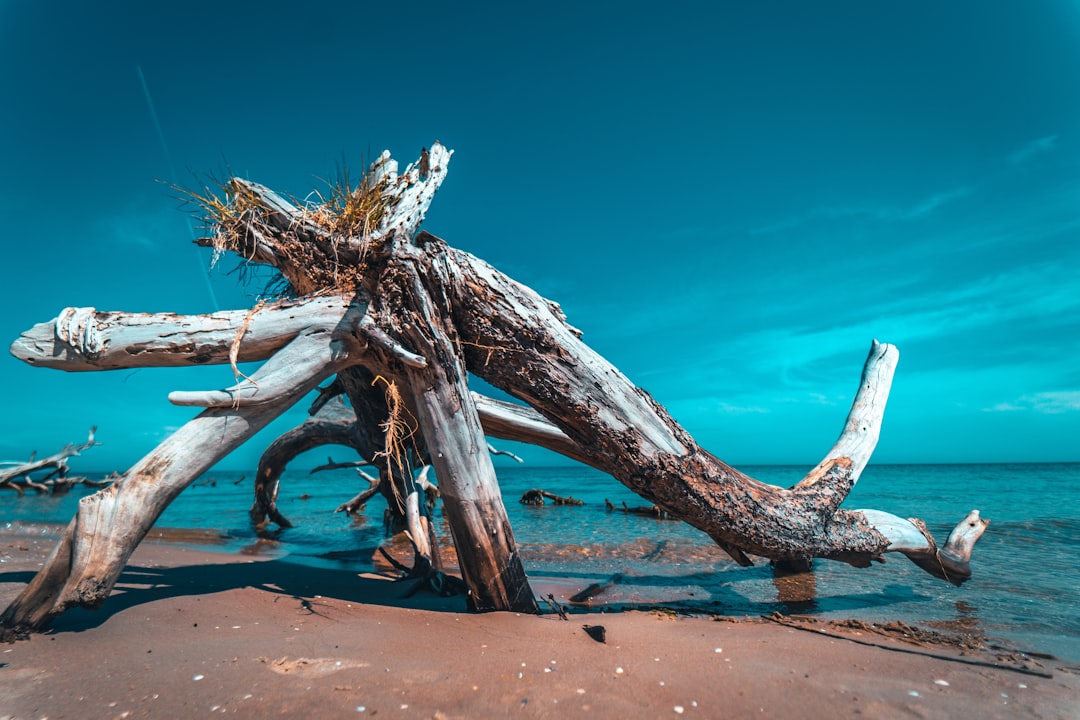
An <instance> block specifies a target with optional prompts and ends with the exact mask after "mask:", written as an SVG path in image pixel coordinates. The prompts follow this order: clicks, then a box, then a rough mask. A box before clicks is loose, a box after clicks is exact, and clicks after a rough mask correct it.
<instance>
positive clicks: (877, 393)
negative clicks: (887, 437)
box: [796, 340, 900, 505]
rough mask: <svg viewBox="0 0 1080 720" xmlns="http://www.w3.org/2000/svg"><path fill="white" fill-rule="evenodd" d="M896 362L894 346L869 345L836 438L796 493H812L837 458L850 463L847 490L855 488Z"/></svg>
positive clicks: (877, 429)
mask: <svg viewBox="0 0 1080 720" xmlns="http://www.w3.org/2000/svg"><path fill="white" fill-rule="evenodd" d="M899 360H900V352H899V351H898V350H897V349H896V347H895V346H893V345H888V344H886V343H880V342H878V341H877V340H874V341H873V342H872V343H871V345H870V354H869V355H868V356H867V358H866V364H865V365H864V366H863V373H862V378H861V379H860V380H859V389H858V391H857V392H856V393H855V399H854V400H853V401H852V403H851V410H850V411H849V412H848V416H847V420H846V421H845V422H844V429H843V431H842V432H841V433H840V438H839V439H838V440H837V441H836V444H835V445H833V447H832V449H831V450H830V451H829V453H828V454H827V455H826V456H825V458H824V459H823V460H822V461H821V462H820V463H818V465H817V467H815V468H814V469H813V470H811V471H810V472H809V473H807V475H806V477H805V478H803V479H802V480H801V481H800V482H799V483H798V485H796V489H798V490H806V489H813V488H814V487H815V486H816V485H818V484H819V483H820V482H821V480H822V478H823V477H824V476H825V474H826V471H827V470H828V469H829V468H830V467H832V466H833V465H834V464H835V463H836V461H837V460H838V459H840V458H847V459H848V460H850V461H851V469H850V471H849V472H850V475H851V486H852V487H854V486H855V483H856V482H858V479H859V477H860V476H861V475H862V471H863V470H864V469H865V468H866V465H867V463H869V462H870V457H871V456H872V455H873V454H874V449H875V448H876V447H877V443H878V438H879V437H880V436H881V422H882V419H883V417H884V415H885V404H886V403H887V402H888V400H889V390H890V389H891V388H892V380H893V375H894V374H895V373H896V364H897V362H898V361H899ZM849 490H850V488H849ZM842 500H843V496H841V497H840V498H839V500H838V502H837V505H839V501H842Z"/></svg>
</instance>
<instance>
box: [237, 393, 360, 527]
mask: <svg viewBox="0 0 1080 720" xmlns="http://www.w3.org/2000/svg"><path fill="white" fill-rule="evenodd" d="M358 442H359V439H358V435H357V427H356V415H355V414H353V412H352V410H351V409H350V408H347V407H346V406H345V403H343V402H342V401H341V399H340V398H335V399H334V400H333V401H330V402H328V403H325V404H324V405H323V406H322V407H321V408H320V409H319V411H318V412H317V413H316V414H315V415H313V416H312V417H309V418H308V419H307V420H305V421H304V422H303V423H301V424H300V425H299V426H297V427H295V428H293V429H292V430H289V431H288V432H286V433H284V434H282V435H281V436H279V437H278V438H277V439H276V440H274V442H272V443H270V445H269V447H267V448H266V450H264V451H263V454H262V456H261V457H260V458H259V469H258V472H256V473H255V501H254V503H253V504H252V506H251V509H250V510H249V511H248V515H249V516H250V517H251V522H252V523H253V524H255V525H256V526H261V525H263V524H265V523H266V521H267V518H269V519H270V521H271V522H274V523H277V524H278V525H279V526H281V527H283V528H287V527H292V523H290V522H289V520H288V519H287V518H286V517H285V516H284V515H282V514H281V513H280V512H279V511H278V509H277V495H278V488H279V484H278V483H279V480H280V478H281V474H282V473H283V472H285V468H286V467H287V466H288V464H289V462H290V461H291V460H292V459H293V458H295V457H296V456H297V455H299V454H300V453H302V452H305V451H307V450H310V449H312V448H315V447H319V446H321V445H344V446H346V447H353V448H355V447H356V445H357V443H358Z"/></svg>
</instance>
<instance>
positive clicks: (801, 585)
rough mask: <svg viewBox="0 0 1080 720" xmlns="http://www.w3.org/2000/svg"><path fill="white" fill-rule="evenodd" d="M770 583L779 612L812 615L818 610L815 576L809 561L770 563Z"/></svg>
mask: <svg viewBox="0 0 1080 720" xmlns="http://www.w3.org/2000/svg"><path fill="white" fill-rule="evenodd" d="M772 581H773V586H774V587H776V599H777V601H778V602H779V603H780V605H781V610H780V611H781V612H783V613H785V614H791V613H812V612H815V611H817V610H818V602H817V576H816V575H815V574H814V570H813V566H812V562H811V561H805V562H783V563H780V562H774V563H772Z"/></svg>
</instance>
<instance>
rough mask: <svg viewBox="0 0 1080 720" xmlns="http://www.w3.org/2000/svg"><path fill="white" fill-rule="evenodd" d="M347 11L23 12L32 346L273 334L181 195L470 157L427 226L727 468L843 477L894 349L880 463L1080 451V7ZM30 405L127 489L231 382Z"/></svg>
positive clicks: (83, 391) (7, 331) (19, 155)
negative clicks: (218, 315)
mask: <svg viewBox="0 0 1080 720" xmlns="http://www.w3.org/2000/svg"><path fill="white" fill-rule="evenodd" d="M333 5H334V4H331V3H323V4H320V5H315V4H311V3H276V2H259V3H243V2H230V3H219V2H205V1H201V0H199V1H195V2H185V3H147V2H127V3H122V2H121V3H118V2H112V1H110V0H100V1H99V2H95V3H58V2H52V1H47V0H38V1H35V2H28V1H20V0H0V67H2V68H3V71H2V72H0V98H2V102H0V214H2V217H3V219H4V228H3V260H2V261H0V285H2V287H3V289H4V297H5V298H6V300H7V306H6V308H5V310H4V312H3V313H0V339H3V341H4V342H10V341H11V340H14V339H15V338H16V337H17V336H18V335H19V333H20V332H21V331H23V330H24V329H26V328H29V327H30V326H32V325H33V324H35V323H38V322H43V321H47V320H49V319H51V318H53V317H55V316H56V315H57V314H58V313H59V312H60V310H61V309H62V308H64V307H65V306H68V305H75V306H94V307H96V308H98V309H101V310H128V311H175V312H183V313H197V312H210V311H213V310H214V309H215V308H216V307H220V308H222V309H226V308H247V307H250V306H251V305H252V304H254V302H255V301H256V299H257V293H258V291H259V290H260V289H261V286H260V285H258V284H255V285H252V286H247V287H245V286H243V285H242V284H241V283H240V282H239V280H238V278H237V277H236V275H229V274H227V273H226V272H225V271H226V270H228V269H229V268H230V267H231V264H230V263H224V264H223V265H222V266H219V267H218V268H216V269H215V270H213V271H212V272H211V273H210V275H209V283H208V281H207V279H206V275H205V274H204V273H205V269H206V267H207V265H208V262H209V256H208V254H207V253H206V252H205V251H204V250H201V249H197V248H195V247H194V246H193V245H192V244H191V239H192V236H193V235H192V233H193V230H192V227H193V223H192V222H191V220H190V219H189V216H188V215H187V214H185V213H184V212H183V211H182V210H180V209H178V207H179V203H178V201H177V199H176V195H175V193H174V192H173V191H171V190H170V188H169V184H170V183H171V182H174V181H179V182H180V183H181V184H182V185H187V186H194V185H197V184H198V183H200V182H202V181H203V180H205V179H206V178H207V177H208V176H209V175H216V176H223V175H225V174H226V173H228V172H232V173H233V174H238V175H244V176H247V177H250V178H251V179H254V180H256V181H258V182H262V183H264V184H267V185H269V186H271V187H273V188H275V189H277V190H279V191H282V192H285V193H289V194H292V195H294V196H298V197H304V196H306V195H308V193H310V192H311V191H312V190H313V189H323V188H325V183H324V181H323V179H322V178H328V177H331V176H333V175H334V173H335V171H336V168H337V167H339V166H340V165H341V164H342V163H343V162H344V163H346V164H347V165H349V166H351V167H352V168H354V169H356V168H359V167H361V166H362V164H363V163H364V161H365V160H370V159H371V158H372V157H373V156H374V155H376V154H377V153H378V152H380V151H381V150H382V149H383V148H389V149H390V150H391V151H392V152H393V153H394V155H395V157H397V158H399V159H400V160H402V161H403V162H405V161H409V160H411V159H414V158H415V157H416V156H417V154H418V152H419V150H420V148H421V146H424V145H430V144H431V142H432V141H433V140H435V139H439V140H441V141H442V142H443V143H444V144H446V145H447V146H449V147H451V148H453V149H454V150H455V151H456V154H455V155H454V158H453V161H452V163H451V165H450V172H449V175H448V178H447V181H446V184H445V185H444V186H443V189H442V190H441V191H440V194H439V196H438V197H437V198H436V200H435V203H434V205H433V207H432V210H431V212H430V214H429V216H428V219H427V221H426V222H425V224H424V227H425V228H426V229H427V230H429V231H431V232H433V233H435V234H437V235H440V236H442V237H443V238H445V239H446V240H447V241H448V242H450V243H451V244H453V245H456V246H458V247H461V248H464V249H467V250H469V251H471V252H474V253H476V254H477V255H479V256H481V257H483V258H485V259H487V260H488V261H490V262H492V263H493V264H494V265H496V267H499V268H500V269H502V270H504V271H505V272H507V273H509V274H510V275H512V276H514V277H516V278H517V279H519V280H521V281H522V282H524V283H526V284H528V285H531V286H532V287H533V288H535V289H536V290H537V291H539V292H541V293H542V294H544V295H546V296H548V297H550V298H552V299H554V300H557V301H558V302H560V303H561V304H562V306H563V308H564V309H565V310H566V312H567V314H568V315H569V319H570V322H571V323H573V324H574V325H576V326H578V327H580V328H582V329H583V330H584V331H585V339H586V340H587V341H588V342H590V343H591V344H592V345H593V346H594V347H596V348H597V349H598V350H600V351H601V352H602V353H604V354H605V355H606V356H607V357H608V359H610V360H611V361H612V362H613V363H614V364H615V365H617V366H618V367H619V368H620V369H622V370H623V371H624V372H625V373H626V374H627V375H629V376H630V378H631V379H633V380H634V381H635V382H637V383H638V384H639V385H641V386H643V387H644V388H646V389H647V390H649V391H650V392H651V393H652V394H653V395H654V396H655V397H656V398H657V400H659V401H660V402H661V403H663V404H664V405H665V406H667V407H668V409H669V410H670V411H671V412H672V413H673V415H674V416H675V417H676V418H677V419H678V420H679V421H680V422H682V423H683V424H684V425H685V426H686V427H687V428H688V429H689V430H690V431H691V432H693V433H694V435H695V436H696V437H697V439H698V440H699V441H700V442H701V443H702V445H704V446H705V447H706V448H708V449H709V450H711V451H712V452H714V453H715V454H717V455H719V456H720V457H722V458H724V459H725V460H728V461H729V462H733V463H736V464H739V463H743V464H748V463H802V464H807V465H812V464H813V463H815V462H816V461H817V460H818V459H820V457H821V456H822V455H823V454H824V453H825V452H826V451H827V449H828V448H829V446H830V445H831V444H832V442H833V440H834V439H835V437H836V435H837V434H838V433H839V431H840V429H841V425H842V423H843V420H844V417H845V415H846V413H847V409H848V406H849V403H850V400H851V397H852V395H853V394H854V391H855V389H856V384H857V382H858V378H859V372H860V370H861V367H862V363H863V360H864V359H865V356H866V352H867V350H868V348H869V345H870V341H871V339H872V338H878V339H880V340H882V341H886V342H891V343H894V344H896V345H897V346H898V347H899V348H900V352H901V361H900V365H899V368H898V372H897V376H896V380H895V382H894V385H893V392H892V396H891V400H890V403H889V408H888V411H887V413H886V417H885V425H884V430H883V434H882V439H881V443H880V445H879V448H878V452H877V454H876V455H875V461H876V462H998V461H1076V460H1080V359H1078V358H1080V3H1078V2H1076V1H1075V0H1069V1H1066V0H1059V1H1056V2H1055V1H1051V0H1046V1H1045V2H1043V1H1040V2H996V3H987V2H983V1H982V0H979V1H974V0H970V1H969V0H965V1H954V2H948V3H942V2H930V1H921V0H915V1H910V2H902V3H900V2H875V1H872V0H870V1H868V0H852V1H850V2H835V1H833V0H822V1H820V2H813V3H808V2H805V1H804V0H790V1H787V2H772V1H768V0H762V1H761V2H710V3H683V2H665V3H647V4H637V3H633V2H620V3H611V4H606V5H605V4H603V3H579V2H575V3H567V4H562V3H553V2H548V3H543V4H524V3H490V4H487V5H486V6H484V4H482V3H481V4H473V3H447V2H442V3H439V2H421V1H418V2H410V3H393V2H381V3H340V5H341V6H342V7H340V8H335V7H334V6H333ZM346 6H347V7H346ZM140 68H141V72H142V77H143V78H144V79H145V86H146V88H147V89H148V91H149V94H150V96H151V97H152V101H153V107H154V108H155V110H156V118H157V121H158V124H157V125H155V117H154V115H153V114H152V113H151V110H150V107H151V106H150V104H149V103H148V99H147V95H146V93H145V92H144V87H143V84H142V81H141V79H140V74H139V69H140ZM211 289H212V291H211ZM0 378H2V379H3V386H4V389H3V395H2V397H3V401H2V402H3V405H2V410H3V411H2V412H0V460H10V459H20V458H23V457H25V456H26V455H27V454H28V453H29V452H30V451H31V450H34V449H36V450H38V451H39V452H41V453H45V452H52V451H54V450H55V449H58V448H59V447H60V446H61V445H63V444H64V443H66V442H69V441H73V440H81V439H82V438H83V437H85V433H86V430H87V428H88V427H89V426H90V425H94V424H96V425H98V426H99V439H100V440H101V441H102V442H104V443H105V445H104V446H102V447H99V448H95V449H94V450H92V451H90V452H89V453H87V455H86V456H85V458H84V459H81V460H77V461H75V463H74V465H75V468H76V469H83V470H90V469H100V470H103V471H104V470H114V469H116V470H122V469H125V468H127V467H128V466H130V465H131V464H133V463H134V462H135V461H136V460H137V459H138V458H139V457H141V456H142V455H143V454H145V453H146V452H148V451H149V450H151V449H152V448H153V446H154V445H155V444H156V443H157V442H159V441H160V440H161V439H162V438H163V437H165V436H166V435H167V434H168V433H169V432H170V431H171V430H172V429H174V428H175V427H177V426H179V425H181V424H182V423H183V422H185V421H186V420H187V419H188V418H190V417H191V416H192V414H193V413H192V411H191V409H186V408H174V407H172V406H170V405H169V404H168V402H167V401H166V394H167V393H168V392H169V391H170V390H174V389H206V388H215V387H224V386H226V385H229V384H231V382H232V373H231V371H230V370H229V368H228V367H227V366H219V367H215V368H199V369H193V370H167V369H143V370H138V371H119V372H113V373H79V374H68V373H62V372H57V371H50V370H41V369H33V368H30V367H29V366H26V365H23V364H22V363H20V362H18V361H16V360H15V359H14V358H11V357H10V356H7V355H6V354H5V355H4V356H3V357H2V358H0ZM303 417H304V414H303V410H302V409H296V410H294V411H292V412H291V413H290V414H289V415H288V416H287V417H286V418H283V419H282V420H281V421H279V422H278V423H276V424H275V425H274V426H272V428H271V429H270V430H268V431H267V432H264V433H263V434H262V435H261V436H259V437H258V438H256V441H254V442H253V443H249V445H248V446H246V447H245V448H243V449H242V450H240V451H238V452H237V453H236V454H234V455H233V456H232V457H231V458H229V459H228V460H226V461H225V463H223V464H224V465H226V466H229V467H234V468H241V467H243V468H248V467H253V466H254V464H255V462H256V461H257V458H258V454H259V452H261V449H262V447H264V446H265V445H266V444H267V443H269V442H270V440H272V438H273V437H274V436H275V435H276V434H277V433H280V432H282V431H284V430H286V429H288V428H289V427H291V426H292V425H293V424H296V423H298V422H300V421H301V420H302V418H303ZM329 452H331V453H333V454H334V455H335V459H346V456H347V455H348V452H347V451H345V450H341V449H330V450H329ZM326 454H327V450H321V451H315V452H314V453H313V454H312V455H311V456H305V459H302V460H301V461H298V464H299V465H308V466H310V465H312V464H316V463H317V462H321V461H322V460H323V458H324V457H325V455H326ZM529 459H530V460H531V461H532V462H534V463H540V464H543V463H550V462H552V460H553V459H554V456H551V455H549V454H546V453H539V452H536V453H530V454H529Z"/></svg>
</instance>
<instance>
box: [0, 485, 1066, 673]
mask: <svg viewBox="0 0 1080 720" xmlns="http://www.w3.org/2000/svg"><path fill="white" fill-rule="evenodd" d="M742 469H744V470H745V471H747V472H748V473H749V474H751V475H753V476H754V477H757V478H759V479H761V480H765V481H767V482H771V483H775V484H778V485H785V486H787V485H791V484H793V483H794V482H796V481H798V480H799V479H800V478H801V477H802V475H803V474H804V472H805V471H806V468H801V467H749V468H742ZM211 476H213V477H214V484H213V485H210V484H198V483H196V484H195V485H193V486H192V487H190V488H188V489H187V490H185V491H184V493H182V495H181V496H180V498H179V499H178V500H177V501H176V502H175V503H173V505H172V506H170V507H169V509H168V510H167V511H166V512H165V514H164V515H163V516H162V518H161V519H160V521H159V522H158V526H159V527H173V528H192V529H202V530H207V531H212V532H210V533H209V536H210V537H217V536H221V538H222V539H221V544H220V545H219V547H221V548H222V549H225V550H231V551H235V550H236V549H238V548H240V547H243V546H245V545H248V544H251V543H253V542H254V541H255V540H256V536H255V534H254V532H253V531H252V529H251V528H250V526H249V524H248V517H247V510H248V508H249V507H250V504H251V484H250V483H251V478H252V477H253V476H254V473H253V472H249V473H247V479H246V480H244V481H243V482H240V483H239V484H234V483H235V481H237V480H238V479H239V478H240V476H241V473H225V472H217V473H212V474H211V475H208V476H207V477H206V478H204V480H208V479H209V478H210V477H211ZM499 478H500V483H501V486H502V491H503V496H504V499H505V501H506V507H507V512H508V513H509V515H510V520H511V523H512V524H513V528H514V532H515V535H516V538H517V541H518V543H519V546H520V547H521V552H522V556H523V558H524V561H525V564H526V569H527V571H528V572H529V575H530V577H531V578H532V579H533V581H534V584H535V585H536V586H537V587H538V588H547V589H550V588H555V590H556V592H558V591H559V588H564V589H565V590H566V593H565V594H572V593H573V592H575V591H576V590H578V589H581V588H583V587H585V586H586V585H588V584H589V583H592V582H595V581H599V580H603V579H606V578H607V577H609V576H610V575H612V574H614V573H622V574H623V576H624V580H623V582H621V583H620V584H619V585H617V586H615V587H614V588H612V589H611V590H610V591H608V592H607V593H605V594H604V596H603V597H604V599H605V601H606V602H609V603H612V604H617V605H623V606H626V605H631V606H633V605H652V604H663V605H665V606H669V607H671V606H677V607H685V608H689V609H700V610H706V611H709V612H718V613H722V614H727V615H762V614H769V613H772V612H773V611H775V610H780V611H782V612H792V613H805V614H813V615H817V616H822V617H827V618H847V617H854V618H858V619H861V620H865V621H891V620H903V621H905V622H908V623H910V624H918V625H924V626H925V625H927V624H929V625H931V626H935V625H939V624H940V625H942V626H946V627H947V626H949V625H951V624H954V623H958V624H960V625H962V626H964V627H972V626H975V627H978V628H980V629H981V630H982V631H983V632H985V633H986V634H987V635H988V636H990V637H996V638H1000V639H1003V640H1006V641H1008V642H1009V643H1010V644H1012V645H1014V646H1017V647H1019V648H1021V649H1029V650H1035V651H1040V652H1049V653H1053V654H1055V655H1058V656H1059V657H1062V658H1066V659H1069V660H1071V661H1077V660H1080V579H1078V573H1077V562H1076V558H1075V550H1076V548H1077V545H1078V542H1080V503H1078V500H1080V464H1018V465H879V466H871V467H869V468H867V470H866V471H865V472H864V473H863V476H862V479H861V480H860V482H859V485H858V486H857V487H856V488H855V490H854V491H853V492H852V493H851V496H850V497H849V498H848V500H847V502H846V503H845V507H849V508H860V507H865V508H874V509H879V510H886V511H888V512H892V513H894V514H897V515H900V516H902V517H909V516H915V517H920V518H922V519H924V520H925V521H926V522H927V525H928V526H929V528H930V530H931V531H932V532H933V533H934V535H935V537H937V538H939V541H942V540H943V539H944V537H945V536H946V535H947V534H948V532H949V530H950V529H951V528H952V527H953V525H955V523H956V522H958V521H959V520H960V519H961V518H962V517H963V516H964V515H965V514H967V512H968V511H970V510H972V509H973V508H978V509H979V510H980V511H981V512H982V515H983V517H986V518H989V519H990V520H991V524H990V528H989V530H988V531H987V533H986V535H984V536H983V538H982V540H981V541H980V542H979V544H978V546H977V547H976V552H975V557H974V560H973V563H972V568H973V572H974V575H973V577H972V579H971V580H970V581H968V582H967V583H966V584H965V585H963V586H962V587H959V588H956V587H953V586H952V585H949V584H947V583H944V582H941V581H939V580H937V579H935V578H932V577H930V576H929V575H927V574H926V573H924V572H923V571H921V570H919V569H918V568H916V567H915V566H914V565H912V564H911V563H910V562H908V561H907V560H906V559H905V558H904V557H902V556H900V555H895V556H893V555H890V556H889V561H888V563H887V564H885V565H875V566H874V567H871V568H866V569H857V568H852V567H850V566H847V565H844V564H842V563H835V562H828V561H818V563H817V564H816V566H815V572H814V574H813V577H812V580H809V581H808V580H807V579H805V578H804V579H803V580H801V581H781V580H775V579H774V578H773V575H772V572H771V571H770V569H769V568H768V565H767V564H765V563H760V564H759V565H758V566H755V567H751V568H740V567H738V566H736V565H734V563H732V562H731V561H730V560H729V559H728V558H727V556H726V555H725V554H724V553H722V552H721V551H719V550H718V549H716V548H715V546H713V545H712V543H711V542H710V541H709V539H708V538H707V537H706V536H705V535H704V534H702V533H700V532H698V531H696V530H694V529H692V528H690V527H689V526H687V525H684V524H682V523H679V522H672V521H663V520H657V519H654V518H649V517H640V516H634V515H626V514H623V513H612V512H609V511H607V510H606V508H605V505H604V500H605V499H610V500H611V501H612V502H613V503H615V504H616V505H619V504H621V503H622V502H623V501H625V502H626V503H627V504H628V505H631V506H635V505H643V504H645V503H644V502H643V501H642V500H641V499H640V498H638V497H637V496H635V495H634V494H633V493H631V492H630V491H629V490H627V489H626V488H625V487H623V486H622V485H621V484H619V483H618V482H617V481H615V480H614V479H612V478H611V477H609V476H607V475H604V474H602V473H599V472H597V471H595V470H592V469H590V468H586V467H558V468H534V467H528V466H515V467H501V468H499ZM200 482H202V481H200ZM365 486H366V483H365V482H364V481H363V480H360V479H359V478H357V476H356V475H355V474H354V473H352V471H335V472H331V473H320V474H317V475H314V476H310V475H307V474H306V473H300V472H291V473H286V475H285V477H284V478H283V480H282V487H281V492H280V496H279V507H280V509H281V510H282V512H284V514H285V515H286V516H287V517H288V518H289V519H290V520H291V521H292V522H293V523H294V524H295V525H296V527H294V528H291V529H288V530H286V531H284V532H282V533H281V534H280V536H279V537H278V540H279V545H278V548H279V551H280V552H281V553H283V554H287V555H288V556H290V557H291V558H292V559H293V560H295V561H298V562H305V563H309V564H316V565H322V566H333V567H348V568H352V569H356V570H357V571H362V570H367V569H370V568H371V557H372V554H373V553H374V551H375V548H376V547H377V546H378V545H379V543H381V542H382V541H383V539H384V534H383V527H382V511H383V507H384V506H383V504H382V501H381V500H380V499H375V500H373V501H372V502H371V503H369V505H368V509H367V512H368V514H367V515H366V516H361V517H360V518H358V519H350V518H348V517H347V516H345V515H344V514H340V513H339V514H335V513H334V512H333V509H334V508H335V507H337V506H338V505H339V504H340V503H342V502H343V501H344V500H346V499H348V498H349V497H351V496H352V495H353V494H355V493H356V492H357V491H358V490H359V489H360V488H361V487H365ZM532 488H542V489H545V490H548V491H550V492H553V493H556V494H558V495H573V496H574V497H576V498H579V499H582V500H584V501H585V505H583V506H580V507H567V506H563V507H555V506H552V505H550V504H549V505H545V506H543V507H532V506H525V505H522V504H520V503H519V502H518V499H519V498H520V497H521V494H522V493H524V492H525V491H527V490H529V489H532ZM80 496H81V493H72V494H70V495H68V496H61V497H56V498H51V497H35V496H27V497H24V498H18V497H16V496H15V495H14V494H13V493H6V494H3V495H0V520H2V521H3V522H2V524H0V529H2V528H3V527H4V525H8V524H9V523H13V522H17V523H19V525H20V526H25V525H27V524H34V525H43V526H45V527H46V528H48V527H49V524H50V523H66V522H67V521H68V520H69V519H70V518H71V516H72V515H73V514H74V512H75V506H76V503H77V500H78V497H80ZM16 527H17V526H16ZM54 530H55V528H54ZM442 530H443V532H444V534H445V536H447V537H448V536H449V533H448V532H447V529H446V528H445V526H444V527H443V528H442ZM9 532H10V530H9ZM545 592H546V590H545Z"/></svg>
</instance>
